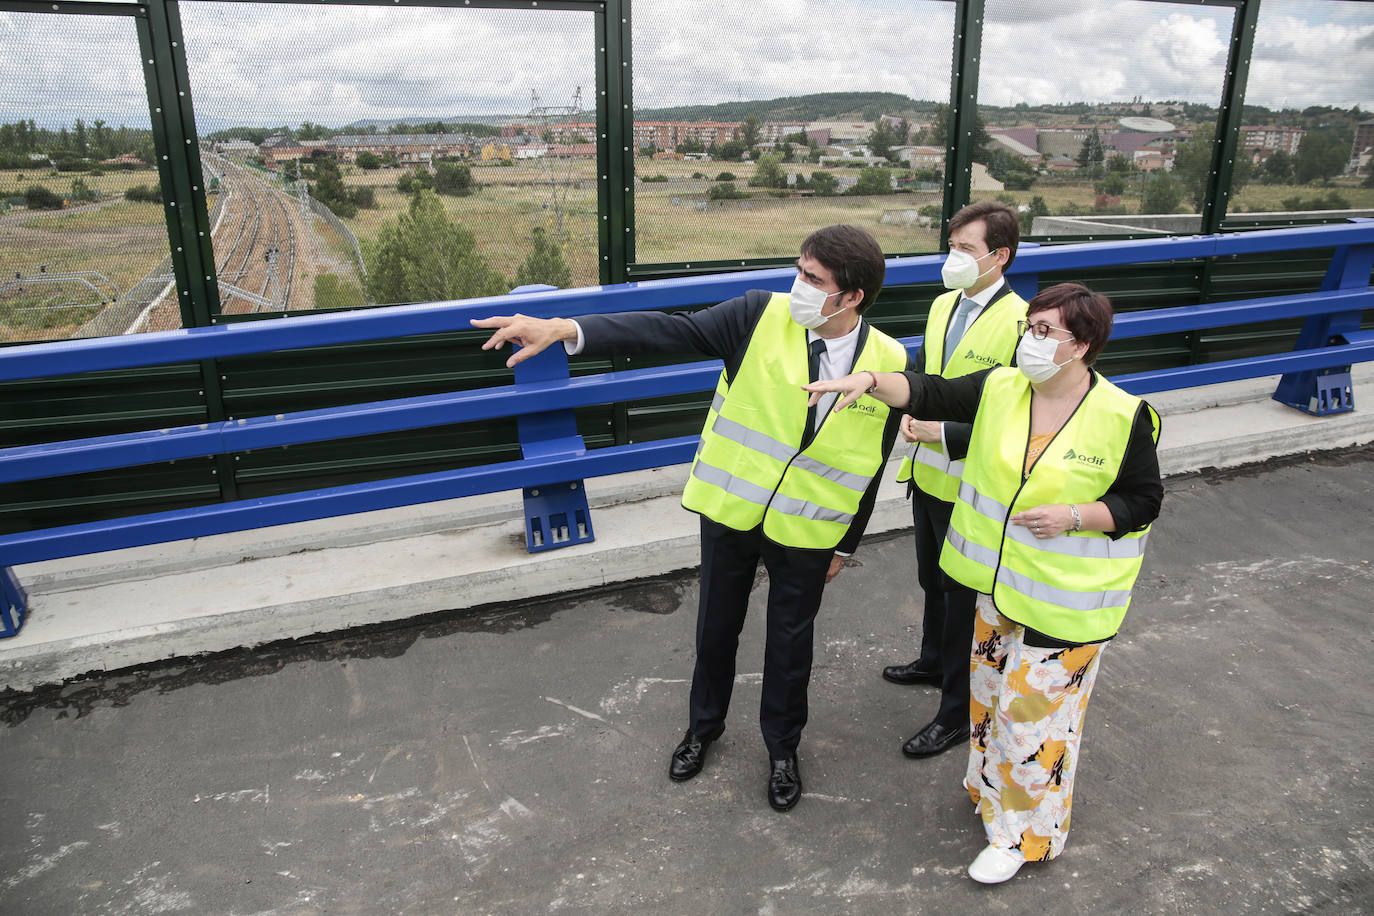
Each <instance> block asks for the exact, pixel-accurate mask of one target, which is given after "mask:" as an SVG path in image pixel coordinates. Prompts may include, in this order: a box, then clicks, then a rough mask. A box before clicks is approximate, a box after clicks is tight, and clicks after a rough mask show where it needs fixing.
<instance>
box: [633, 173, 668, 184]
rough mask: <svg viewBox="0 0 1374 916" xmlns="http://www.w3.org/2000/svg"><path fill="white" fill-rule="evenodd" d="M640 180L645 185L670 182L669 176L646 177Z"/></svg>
mask: <svg viewBox="0 0 1374 916" xmlns="http://www.w3.org/2000/svg"><path fill="white" fill-rule="evenodd" d="M639 180H640V181H641V182H643V183H645V184H653V183H655V182H660V181H667V180H668V176H667V175H645V176H644V177H643V178H640V179H639Z"/></svg>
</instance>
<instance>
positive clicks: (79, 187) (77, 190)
mask: <svg viewBox="0 0 1374 916" xmlns="http://www.w3.org/2000/svg"><path fill="white" fill-rule="evenodd" d="M67 199H68V200H70V201H71V202H72V203H74V204H78V203H85V202H87V201H91V200H99V199H100V192H99V191H96V190H93V189H92V188H91V186H90V185H88V184H86V179H84V178H73V179H72V192H71V194H70V195H68V197H67Z"/></svg>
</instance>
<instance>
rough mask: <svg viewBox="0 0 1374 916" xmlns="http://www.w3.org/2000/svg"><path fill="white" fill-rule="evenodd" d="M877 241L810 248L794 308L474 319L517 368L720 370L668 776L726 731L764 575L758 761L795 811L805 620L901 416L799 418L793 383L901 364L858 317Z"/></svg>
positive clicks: (801, 408)
mask: <svg viewBox="0 0 1374 916" xmlns="http://www.w3.org/2000/svg"><path fill="white" fill-rule="evenodd" d="M884 274H885V264H884V259H883V253H882V249H881V248H880V247H879V246H878V243H877V241H876V240H874V238H873V237H872V236H871V235H870V234H869V233H867V232H865V231H864V230H862V229H859V228H856V227H854V226H829V227H826V228H824V229H820V230H817V231H816V232H814V233H812V234H811V235H810V236H808V237H807V239H806V241H804V242H803V243H802V246H801V256H800V257H799V258H798V259H797V277H796V280H795V282H794V283H793V286H792V291H791V293H790V294H783V293H770V292H768V291H766V290H751V291H749V292H748V293H746V294H745V295H743V296H740V297H738V298H735V299H731V300H728V301H726V302H722V303H720V304H719V305H715V306H711V307H710V308H705V309H701V310H699V311H696V312H684V313H676V314H667V313H664V312H627V313H622V314H613V315H587V316H582V317H579V318H576V319H565V318H552V319H538V318H530V317H527V316H523V315H515V316H509V317H493V318H485V319H478V320H474V321H473V325H474V326H475V327H479V328H494V329H496V333H494V334H493V335H492V336H491V338H490V339H489V340H487V342H486V343H485V344H483V348H484V349H493V348H499V347H501V346H503V345H504V344H505V343H506V342H508V341H509V342H511V343H514V344H517V345H519V346H520V347H521V349H520V350H519V351H517V352H516V353H514V354H513V355H512V356H511V357H510V359H508V360H507V365H508V366H513V365H515V364H516V363H518V362H520V361H521V360H523V359H526V358H528V357H529V356H532V355H534V354H535V353H538V352H539V351H541V350H543V349H544V348H546V347H548V346H550V345H551V344H553V343H557V342H561V343H562V344H563V345H564V347H565V348H567V350H568V352H569V353H570V354H576V353H587V354H605V353H610V352H619V353H645V352H653V351H665V350H666V351H680V350H683V349H692V350H695V351H697V352H699V353H701V354H703V355H705V356H709V357H715V358H719V359H721V360H723V361H724V363H725V367H724V369H723V371H722V372H721V375H720V379H719V381H718V382H717V385H716V391H715V397H714V399H713V401H712V404H711V408H710V410H709V411H708V413H707V416H706V424H705V427H704V428H703V429H702V433H701V445H700V446H699V448H698V449H697V454H696V457H695V459H694V460H693V462H692V469H691V474H690V476H689V479H688V482H687V486H686V489H685V490H684V492H683V495H682V504H683V506H685V507H686V508H687V509H690V510H692V511H693V512H696V513H698V514H699V515H700V516H701V590H700V603H699V605H698V608H697V635H696V650H697V651H696V664H695V668H694V670H693V672H692V690H691V696H690V701H689V713H688V724H687V731H686V733H685V734H684V735H683V738H682V740H681V741H680V742H679V743H678V745H677V747H676V748H675V749H674V750H673V753H672V757H671V759H670V761H669V766H668V775H669V777H670V778H672V779H673V780H675V781H683V780H687V779H691V778H692V777H694V776H696V775H697V773H699V772H700V771H701V769H702V766H703V764H704V763H705V759H706V752H707V749H708V748H709V747H710V746H711V743H712V742H713V741H715V740H716V739H717V738H719V737H720V735H721V733H722V732H723V731H724V729H725V717H726V712H727V711H728V709H729V705H730V695H731V690H732V688H733V686H734V681H735V653H736V649H737V648H738V645H739V634H740V631H741V629H742V628H743V626H744V618H745V612H746V610H747V608H748V602H749V592H750V589H751V588H752V586H753V583H754V577H755V574H756V571H757V568H758V564H759V563H760V562H762V563H763V565H764V567H765V568H766V569H767V570H768V580H769V587H768V602H767V614H768V621H767V636H766V646H765V650H764V663H763V696H762V700H761V703H760V708H759V725H760V729H761V731H762V732H763V740H764V744H765V745H766V747H767V749H768V756H769V760H770V768H769V777H768V788H767V792H768V801H769V804H771V805H772V806H773V807H774V808H775V809H777V810H779V811H786V810H789V809H790V808H792V806H794V805H795V804H796V803H797V801H798V799H800V798H801V793H802V782H801V773H800V769H799V767H798V762H797V747H798V745H799V743H800V740H801V733H802V729H803V727H804V726H805V725H806V720H807V708H808V707H807V686H808V684H809V682H810V678H811V660H812V642H813V634H814V621H815V618H816V613H817V611H818V610H819V609H820V603H821V595H822V592H823V591H824V588H825V584H826V583H827V582H829V581H830V580H831V579H833V578H834V577H835V576H836V574H838V572H839V570H840V567H841V562H842V560H843V557H844V556H846V555H848V554H849V553H852V552H853V551H854V550H855V549H856V548H857V547H858V542H859V539H860V538H861V537H862V535H863V531H864V528H865V526H866V525H867V523H868V517H869V514H870V513H871V511H872V508H873V501H874V498H875V496H876V492H877V485H878V481H877V475H878V473H879V472H880V471H881V469H882V467H883V465H884V463H885V461H886V458H887V453H888V451H889V450H890V448H891V446H892V442H893V441H894V439H895V438H896V433H897V425H898V421H899V417H900V411H893V410H892V409H890V408H888V407H887V405H885V404H882V403H880V402H878V401H876V400H874V399H872V398H869V397H860V398H859V399H858V401H857V402H856V403H854V404H853V405H852V406H851V407H850V408H849V409H846V410H844V411H840V412H838V413H832V412H831V411H830V410H829V409H828V408H829V407H830V405H831V404H833V400H834V399H833V398H830V399H828V401H827V402H826V403H822V404H820V405H818V406H816V407H808V405H807V400H808V397H807V395H806V393H805V392H803V391H801V390H800V388H799V385H801V384H805V383H806V382H807V381H808V380H815V379H830V378H838V377H841V376H843V375H845V374H847V373H850V372H862V371H865V370H868V371H873V372H892V371H899V370H901V369H903V368H905V367H906V366H907V364H908V359H907V355H906V351H905V350H904V349H903V348H902V346H901V344H899V343H897V342H896V341H895V340H893V339H892V338H890V337H888V336H887V335H886V334H883V333H882V332H881V331H878V330H876V329H874V328H872V327H871V326H870V325H869V324H868V322H866V321H865V320H864V319H863V317H862V316H863V314H864V313H865V312H866V311H867V310H868V309H869V308H870V307H871V306H872V304H873V302H874V300H875V299H876V298H877V295H878V291H879V290H880V289H881V288H882V283H883V277H884Z"/></svg>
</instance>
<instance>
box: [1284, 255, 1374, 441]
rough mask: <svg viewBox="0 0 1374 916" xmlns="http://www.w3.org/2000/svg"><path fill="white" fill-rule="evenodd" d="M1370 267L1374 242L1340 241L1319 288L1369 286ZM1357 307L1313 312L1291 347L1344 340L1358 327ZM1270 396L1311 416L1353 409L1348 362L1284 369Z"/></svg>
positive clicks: (1307, 347) (1355, 332)
mask: <svg viewBox="0 0 1374 916" xmlns="http://www.w3.org/2000/svg"><path fill="white" fill-rule="evenodd" d="M1371 269H1374V245H1342V246H1340V247H1339V248H1337V249H1336V251H1335V253H1334V254H1332V256H1331V266H1330V267H1328V268H1327V270H1326V276H1325V277H1324V278H1323V279H1322V285H1321V288H1322V289H1323V290H1335V289H1360V288H1364V287H1367V286H1369V274H1370V271H1371ZM1362 316H1363V312H1361V311H1351V312H1335V313H1332V314H1327V315H1313V316H1312V317H1311V318H1308V319H1307V320H1306V321H1305V322H1303V326H1302V331H1301V332H1299V334H1298V340H1297V343H1295V344H1294V345H1293V349H1295V350H1309V349H1315V348H1317V347H1327V346H1331V345H1332V344H1333V343H1337V342H1342V341H1339V340H1338V338H1343V339H1344V340H1345V341H1348V340H1349V339H1350V338H1351V335H1356V334H1358V333H1359V330H1360V319H1361V317H1362ZM1274 400H1276V401H1278V402H1280V403H1282V404H1287V405H1288V406H1289V407H1296V408H1297V409H1298V410H1301V411H1303V412H1304V413H1310V414H1313V415H1314V416H1326V415H1327V414H1333V413H1345V412H1347V411H1350V410H1354V409H1355V392H1354V387H1353V384H1352V382H1351V379H1350V365H1349V364H1346V365H1344V366H1331V367H1329V368H1326V369H1309V370H1307V371H1304V372H1286V373H1284V375H1283V376H1282V377H1281V378H1280V379H1279V384H1278V387H1277V388H1275V389H1274Z"/></svg>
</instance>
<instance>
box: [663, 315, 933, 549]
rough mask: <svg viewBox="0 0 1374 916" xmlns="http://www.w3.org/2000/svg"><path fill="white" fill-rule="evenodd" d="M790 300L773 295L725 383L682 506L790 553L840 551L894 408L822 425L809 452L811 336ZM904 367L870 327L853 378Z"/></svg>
mask: <svg viewBox="0 0 1374 916" xmlns="http://www.w3.org/2000/svg"><path fill="white" fill-rule="evenodd" d="M787 301H788V297H787V296H786V295H783V294H774V296H773V297H772V298H771V299H770V300H769V302H768V305H767V306H766V307H765V308H764V311H763V314H762V315H761V316H760V317H759V321H758V324H757V325H756V326H755V328H754V333H753V335H752V336H751V337H750V341H749V348H748V349H747V350H746V351H745V354H744V358H743V360H742V361H741V363H740V367H739V369H738V370H737V371H736V373H735V377H734V379H732V380H728V381H727V380H726V378H725V374H724V373H723V372H722V373H721V378H720V380H719V382H718V383H717V385H716V395H715V397H714V398H713V400H712V403H711V409H710V411H709V412H708V413H707V418H706V424H705V427H704V428H703V430H702V434H701V442H700V444H699V445H698V447H697V455H696V459H695V461H694V462H693V465H692V472H691V476H690V478H689V480H688V481H687V487H686V489H685V490H684V491H683V494H682V504H683V506H685V507H686V508H688V509H690V510H692V511H694V512H699V513H701V514H702V515H705V516H706V517H707V518H710V519H712V520H713V521H715V522H718V523H719V524H722V525H725V526H727V527H730V528H735V529H737V530H741V531H747V530H748V529H750V528H753V527H754V526H756V525H759V524H760V523H762V525H763V530H764V534H766V535H767V536H768V537H769V538H771V539H772V540H774V541H777V542H778V543H780V544H784V545H787V546H792V547H812V548H827V547H834V546H835V545H836V544H838V543H839V541H840V538H841V537H843V536H844V533H845V531H847V530H848V528H849V526H850V524H852V523H853V520H854V515H855V513H856V512H857V511H858V507H859V503H860V501H861V500H862V498H863V494H864V492H865V490H867V488H868V485H869V483H870V481H871V480H872V479H873V475H874V474H876V473H877V472H878V471H879V470H880V469H881V467H882V462H883V459H884V457H885V456H884V455H883V450H882V444H883V431H884V427H885V426H886V422H887V417H888V414H889V408H888V407H887V406H886V405H885V404H882V403H881V402H879V401H876V400H874V399H873V398H871V397H868V396H864V397H862V398H860V399H859V401H858V402H857V404H855V405H852V406H851V407H848V408H846V409H845V410H843V411H841V412H840V413H838V414H835V413H829V414H827V415H825V416H824V417H823V418H822V421H821V424H820V427H819V429H818V430H817V432H816V435H815V436H814V437H812V439H811V442H810V443H809V444H808V445H807V447H806V449H805V450H804V451H801V450H800V445H801V443H802V441H804V437H805V433H806V431H807V429H806V422H807V407H806V401H807V394H806V392H804V391H802V390H801V387H800V386H801V385H802V384H804V383H805V382H806V380H807V350H806V332H805V330H804V329H803V328H801V326H799V325H797V324H796V323H795V322H793V321H792V318H791V315H790V313H789V311H788V308H787ZM905 366H906V351H905V350H904V349H903V347H902V346H901V344H899V343H897V341H895V340H893V339H892V338H890V337H888V336H887V335H885V334H883V333H882V332H880V331H877V330H875V329H873V328H871V327H870V328H869V329H868V337H867V339H866V340H865V343H864V348H863V351H862V352H861V353H859V354H858V356H857V358H856V359H855V362H854V371H855V372H861V371H864V370H866V369H868V370H872V371H874V372H895V371H899V370H901V369H903V368H905Z"/></svg>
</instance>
